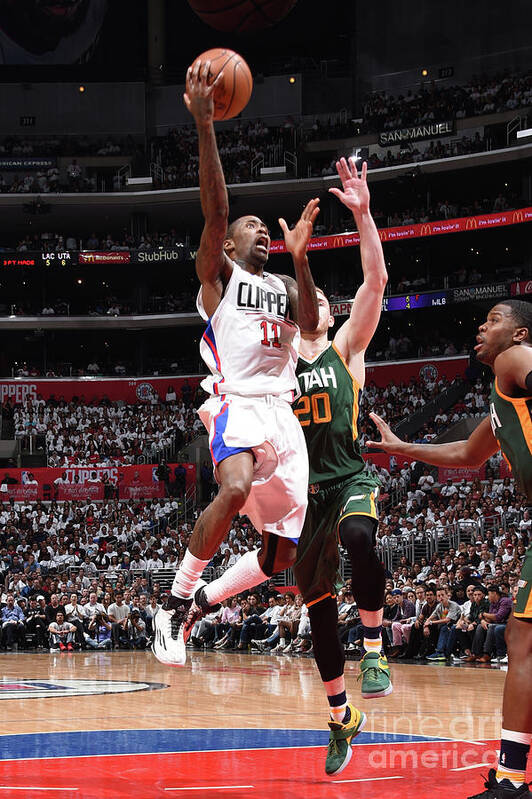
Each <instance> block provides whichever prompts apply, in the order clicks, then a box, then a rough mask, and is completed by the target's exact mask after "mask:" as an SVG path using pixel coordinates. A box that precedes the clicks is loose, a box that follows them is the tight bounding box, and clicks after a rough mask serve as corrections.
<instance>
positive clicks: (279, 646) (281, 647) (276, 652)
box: [272, 644, 284, 655]
mask: <svg viewBox="0 0 532 799" xmlns="http://www.w3.org/2000/svg"><path fill="white" fill-rule="evenodd" d="M283 651H284V644H277V646H274V648H273V649H272V655H282V653H283Z"/></svg>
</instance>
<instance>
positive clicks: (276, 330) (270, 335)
mask: <svg viewBox="0 0 532 799" xmlns="http://www.w3.org/2000/svg"><path fill="white" fill-rule="evenodd" d="M260 329H261V331H262V339H261V342H260V343H261V344H262V345H263V346H264V347H276V348H277V349H280V347H281V342H280V341H279V338H280V336H281V325H280V324H278V323H277V322H266V321H264V322H261V323H260Z"/></svg>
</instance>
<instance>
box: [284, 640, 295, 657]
mask: <svg viewBox="0 0 532 799" xmlns="http://www.w3.org/2000/svg"><path fill="white" fill-rule="evenodd" d="M292 647H293V642H292V641H290V643H289V644H288V646H285V648H284V649H283V655H288V653H289V652H291V651H292Z"/></svg>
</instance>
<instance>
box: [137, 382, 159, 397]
mask: <svg viewBox="0 0 532 799" xmlns="http://www.w3.org/2000/svg"><path fill="white" fill-rule="evenodd" d="M136 394H137V397H138V399H139V400H140V401H141V402H148V401H149V400H151V398H152V397H154V396H155V394H156V392H155V389H154V388H153V386H152V385H151V383H139V384H138V386H137V390H136Z"/></svg>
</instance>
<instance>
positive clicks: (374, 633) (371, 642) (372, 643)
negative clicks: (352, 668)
mask: <svg viewBox="0 0 532 799" xmlns="http://www.w3.org/2000/svg"><path fill="white" fill-rule="evenodd" d="M363 630H364V649H365V650H366V652H379V653H380V651H381V649H382V625H379V626H378V627H366V626H365V625H364V627H363Z"/></svg>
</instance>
